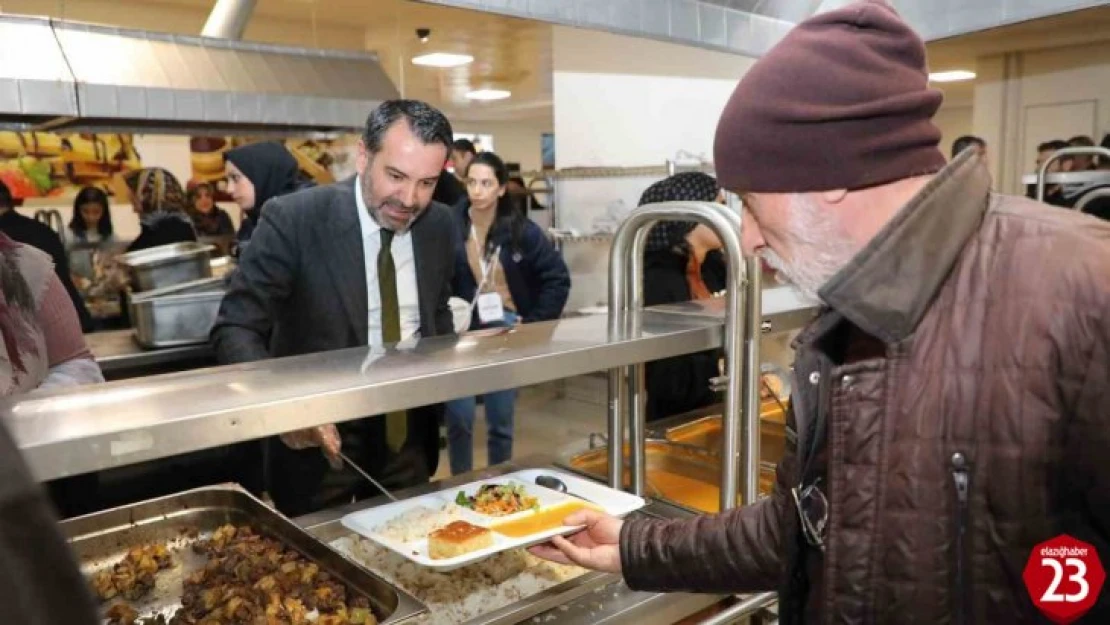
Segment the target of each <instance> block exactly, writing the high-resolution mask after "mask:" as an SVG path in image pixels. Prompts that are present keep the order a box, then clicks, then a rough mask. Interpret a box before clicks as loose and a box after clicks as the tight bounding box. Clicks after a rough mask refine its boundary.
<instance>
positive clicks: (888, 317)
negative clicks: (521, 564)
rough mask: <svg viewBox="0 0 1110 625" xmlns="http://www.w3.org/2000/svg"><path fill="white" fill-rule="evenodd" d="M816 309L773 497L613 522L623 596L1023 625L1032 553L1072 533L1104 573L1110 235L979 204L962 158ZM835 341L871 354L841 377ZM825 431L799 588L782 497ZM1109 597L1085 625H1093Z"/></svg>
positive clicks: (1109, 438) (846, 615)
mask: <svg viewBox="0 0 1110 625" xmlns="http://www.w3.org/2000/svg"><path fill="white" fill-rule="evenodd" d="M821 296H822V299H823V301H824V302H826V303H827V304H828V308H827V309H826V310H824V311H823V313H822V314H821V315H820V316H819V317H818V319H817V320H815V321H814V323H813V324H812V325H811V326H810V327H809V328H807V329H806V330H805V331H803V333H802V334H801V335H800V336H799V338H798V340H797V342H796V344H795V349H796V359H797V360H796V363H795V373H796V376H797V380H798V385H797V387H798V391H797V392H796V394H795V397H794V402H795V403H794V414H793V415H792V419H791V422H790V423H789V426H790V428H791V432H792V433H793V432H796V433H797V436H796V438H794V439H793V442H794V444H793V445H789V446H788V451H787V455H786V458H785V459H784V460H783V463H782V464H781V465H780V466H779V472H778V483H777V486H776V491H775V493H774V494H773V495H772V496H771V497H769V498H768V499H765V500H763V501H761V502H759V503H757V504H755V505H752V506H748V507H744V508H741V509H738V510H735V511H732V512H730V513H727V514H724V515H721V516H719V517H715V518H714V517H702V518H698V519H695V520H689V521H672V522H663V521H652V520H636V521H630V522H628V523H626V524H625V526H624V529H623V531H622V535H621V558H622V562H623V566H624V573H625V577H626V578H627V581H628V584H629V585H630V586H631V587H633V588H635V589H643V590H661V591H670V590H685V591H702V592H744V591H755V590H780V592H781V594H780V598H781V601H782V609H783V611H784V616H783V622H786V623H790V622H800V621H801V620H802V617H803V616H804V617H805V618H804V622H806V623H836V624H857V623H858V624H895V623H896V624H899V625H910V624H914V623H921V624H928V625H943V624H946V623H956V624H960V623H1007V624H1010V623H1034V622H1044V621H1043V619H1042V617H1041V616H1040V614H1039V613H1038V612H1037V611H1036V609H1035V608H1034V607H1033V605H1032V602H1031V600H1030V599H1029V595H1028V593H1027V591H1026V590H1025V587H1024V585H1023V583H1022V570H1023V568H1024V567H1025V563H1026V560H1027V559H1028V558H1029V555H1030V552H1031V551H1032V548H1033V546H1034V545H1036V544H1037V543H1040V542H1042V541H1045V540H1047V539H1049V538H1052V537H1055V536H1057V535H1059V534H1061V533H1068V534H1071V535H1072V536H1075V537H1077V538H1080V539H1082V540H1086V541H1088V542H1090V543H1092V544H1094V545H1095V546H1096V548H1097V550H1098V552H1099V554H1100V555H1101V559H1102V562H1103V564H1104V566H1110V542H1108V538H1110V224H1108V223H1106V222H1101V221H1098V220H1096V219H1093V218H1090V217H1086V216H1082V215H1078V214H1076V213H1074V212H1071V211H1067V210H1063V209H1057V208H1050V207H1047V206H1043V205H1039V204H1037V203H1035V202H1032V201H1030V200H1026V199H1023V198H1016V197H1009V196H1002V195H996V194H993V193H991V192H990V178H989V175H988V174H987V172H986V169H985V168H984V167H983V165H982V164H981V162H980V160H979V158H978V157H977V156H973V155H971V154H970V153H968V154H965V155H964V156H963V157H961V158H960V159H957V161H955V162H953V163H952V164H950V165H949V166H948V167H947V168H946V169H945V170H944V171H942V172H941V173H940V174H938V175H937V177H936V178H935V179H934V180H933V181H932V182H931V183H930V184H929V185H927V186H926V187H925V188H924V189H923V190H922V192H921V193H920V194H919V195H918V196H917V197H916V198H915V199H914V200H913V201H912V202H911V203H910V204H909V205H907V206H906V207H905V208H904V209H903V210H902V211H900V212H899V214H898V215H897V216H896V217H895V219H894V220H893V222H892V223H891V224H889V225H888V226H887V228H885V229H884V230H883V231H882V232H881V233H880V234H879V236H878V237H877V238H876V239H875V240H874V241H873V242H872V243H871V244H870V245H869V246H868V247H867V248H866V249H865V250H863V252H861V253H860V254H859V255H857V257H856V258H855V259H854V260H853V262H852V263H851V264H850V265H849V266H848V267H846V268H845V269H844V270H843V271H841V272H840V273H839V274H838V275H837V276H835V277H834V278H833V279H832V280H831V281H830V283H829V284H828V285H826V287H825V288H824V289H823V290H822V293H821ZM845 327H849V328H851V329H853V330H854V331H855V332H857V333H862V334H864V335H867V336H869V337H871V338H872V340H876V344H877V345H879V350H878V354H879V355H878V356H877V357H871V358H867V359H863V360H857V361H855V362H852V363H851V364H844V363H843V362H840V361H838V360H837V356H836V353H835V351H834V350H832V349H831V348H830V345H831V344H833V343H835V341H831V340H830V338H831V337H834V336H836V335H837V333H839V332H842V331H843V329H844V328H845ZM821 419H823V420H824V422H825V423H827V425H828V428H827V430H826V432H827V438H825V439H824V440H826V441H827V445H826V446H825V447H824V450H825V453H824V454H823V455H824V456H825V457H827V458H828V461H827V465H826V469H827V478H828V483H827V485H826V490H827V494H828V497H829V502H830V509H831V514H830V524H829V530H828V540H827V551H826V553H825V554H824V559H823V561H821V564H820V566H817V567H813V568H812V569H810V570H809V572H808V573H806V572H799V567H798V564H797V563H798V561H799V554H800V553H807V550H808V551H809V552H813V551H815V550H813V549H812V548H810V547H808V546H801V547H799V544H803V545H804V543H802V541H800V540H799V538H798V537H799V532H798V526H799V523H798V520H797V513H796V511H795V507H794V503H793V499H792V497H791V494H790V488H791V487H793V486H795V485H797V484H798V479H799V478H798V472H799V471H798V468H797V467H798V464H799V461H798V458H799V457H800V456H804V455H806V454H807V453H808V450H809V449H810V446H811V444H812V443H813V441H814V440H818V439H816V438H815V435H814V433H815V432H817V431H819V430H818V428H816V427H815V426H816V424H817V423H818V422H819V421H820V420H821ZM789 438H790V437H788V439H789ZM957 454H960V455H962V456H963V458H964V462H963V463H961V462H959V459H958V458H957ZM965 479H966V484H967V486H968V489H967V490H966V491H965V495H964V496H962V497H961V495H960V490H959V489H958V488H957V485H958V484H960V483H963V481H964V480H965ZM961 526H962V527H964V528H965V529H966V533H965V534H964V535H963V538H962V539H959V538H958V536H959V535H960V532H959V528H960V527H961ZM807 557H809V556H808V555H807ZM811 561H812V560H811ZM807 585H808V588H809V591H808V596H806V597H803V596H800V595H801V594H802V593H801V591H800V590H799V589H800V588H804V587H806V586H807ZM1108 597H1110V590H1104V591H1103V593H1102V598H1101V600H1100V602H1099V604H1098V605H1097V606H1096V608H1095V609H1094V610H1093V611H1092V612H1090V613H1089V614H1088V615H1087V616H1086V617H1085V618H1084V619H1083V620H1082V621H1081V622H1084V623H1087V622H1089V623H1110V599H1108Z"/></svg>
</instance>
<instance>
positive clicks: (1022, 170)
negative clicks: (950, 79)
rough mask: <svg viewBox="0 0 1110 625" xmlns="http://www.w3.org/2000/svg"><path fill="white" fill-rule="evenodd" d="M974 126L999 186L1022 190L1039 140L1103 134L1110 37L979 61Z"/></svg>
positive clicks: (1108, 112)
mask: <svg viewBox="0 0 1110 625" xmlns="http://www.w3.org/2000/svg"><path fill="white" fill-rule="evenodd" d="M978 74H979V77H978V79H977V81H976V86H975V110H974V119H973V128H974V131H975V134H979V135H981V136H983V137H984V138H986V139H987V140H988V141H992V143H995V144H1000V145H1001V146H1002V149H999V150H993V151H992V170H993V173H994V175H995V179H996V183H997V184H998V185H999V188H1000V189H1003V190H1005V191H1007V192H1011V193H1020V192H1022V190H1023V189H1022V186H1021V183H1020V176H1021V175H1022V174H1026V173H1031V172H1032V170H1033V162H1034V160H1035V158H1036V151H1035V150H1036V146H1037V144H1038V143H1042V142H1044V141H1048V140H1050V139H1065V140H1066V139H1068V138H1070V137H1071V136H1073V135H1076V134H1087V135H1090V136H1091V137H1092V138H1093V139H1094V140H1095V142H1096V143H1097V142H1099V141H1100V140H1101V139H1102V135H1103V134H1104V133H1106V132H1110V40H1107V41H1102V42H1095V43H1086V44H1083V45H1079V46H1069V47H1061V48H1053V49H1046V50H1035V51H1027V52H1014V53H1009V54H1004V55H994V56H990V57H984V58H981V59H979V60H978Z"/></svg>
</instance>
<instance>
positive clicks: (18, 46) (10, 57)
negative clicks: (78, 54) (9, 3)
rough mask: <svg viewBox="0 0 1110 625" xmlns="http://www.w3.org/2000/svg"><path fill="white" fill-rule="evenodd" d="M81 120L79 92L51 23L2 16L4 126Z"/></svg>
mask: <svg viewBox="0 0 1110 625" xmlns="http://www.w3.org/2000/svg"><path fill="white" fill-rule="evenodd" d="M76 116H77V91H76V89H75V87H74V84H73V74H72V73H71V72H70V71H69V65H67V64H66V59H65V55H63V54H62V49H61V48H60V47H59V46H58V41H57V40H56V39H55V38H54V29H53V28H51V26H50V20H47V19H43V18H35V17H20V16H10V15H0V125H3V126H5V127H7V128H11V129H20V130H22V129H30V128H32V127H34V126H37V125H39V124H43V123H47V122H50V121H51V120H54V119H55V118H59V117H61V118H69V117H76Z"/></svg>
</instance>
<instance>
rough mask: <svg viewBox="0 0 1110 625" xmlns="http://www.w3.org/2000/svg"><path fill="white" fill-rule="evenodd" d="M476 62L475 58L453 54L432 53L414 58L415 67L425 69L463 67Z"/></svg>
mask: <svg viewBox="0 0 1110 625" xmlns="http://www.w3.org/2000/svg"><path fill="white" fill-rule="evenodd" d="M473 62H474V57H472V56H470V55H469V54H453V53H451V52H431V53H429V54H421V55H420V56H414V57H412V64H413V65H423V66H425V67H461V66H463V65H467V64H469V63H473Z"/></svg>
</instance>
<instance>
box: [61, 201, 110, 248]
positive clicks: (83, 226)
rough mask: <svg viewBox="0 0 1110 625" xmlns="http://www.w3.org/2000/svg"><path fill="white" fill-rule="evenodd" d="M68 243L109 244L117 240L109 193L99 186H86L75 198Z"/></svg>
mask: <svg viewBox="0 0 1110 625" xmlns="http://www.w3.org/2000/svg"><path fill="white" fill-rule="evenodd" d="M68 230H69V232H68V234H69V236H68V237H67V241H66V245H72V244H107V243H114V242H115V240H116V237H115V235H114V234H113V231H112V213H111V212H110V210H109V207H108V194H107V193H105V192H104V191H103V190H102V189H100V188H98V187H84V188H82V189H81V190H80V191H79V192H78V193H77V196H76V197H75V198H73V216H72V217H71V218H70V220H69V228H68Z"/></svg>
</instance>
